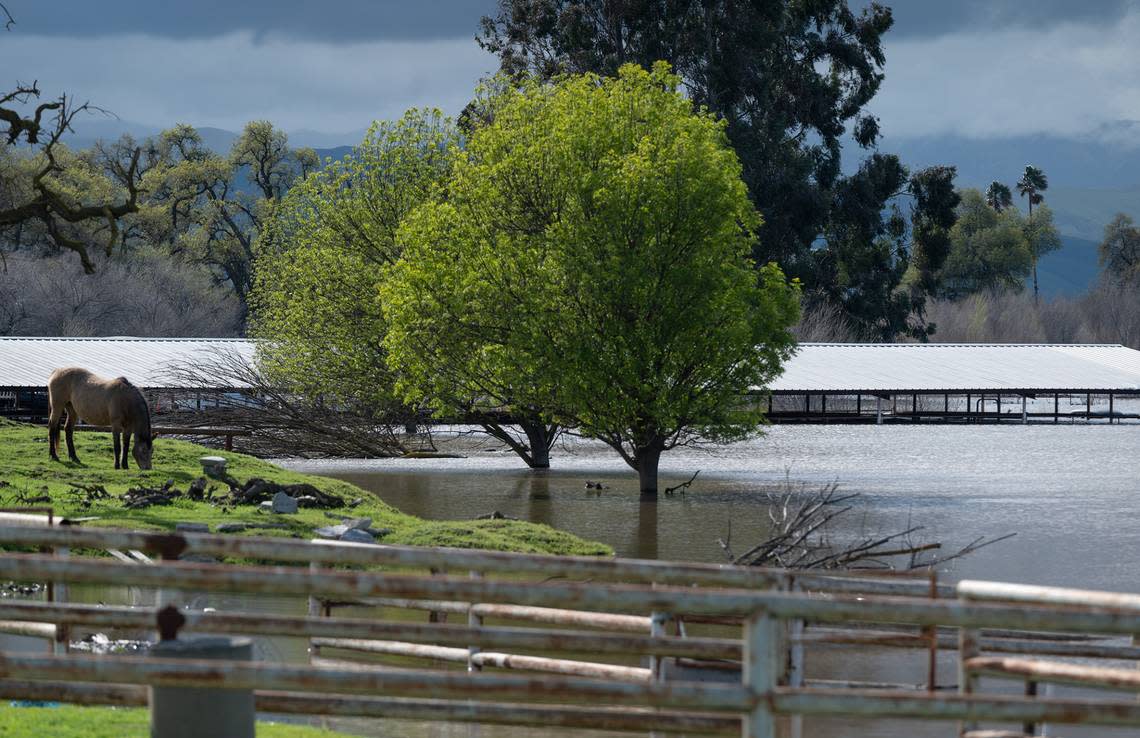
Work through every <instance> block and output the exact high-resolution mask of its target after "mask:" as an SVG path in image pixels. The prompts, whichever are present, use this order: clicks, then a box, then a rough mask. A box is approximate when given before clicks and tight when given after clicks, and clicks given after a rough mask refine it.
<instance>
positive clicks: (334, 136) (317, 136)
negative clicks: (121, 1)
mask: <svg viewBox="0 0 1140 738" xmlns="http://www.w3.org/2000/svg"><path fill="white" fill-rule="evenodd" d="M74 127H75V132H74V133H72V134H69V135H68V136H66V137H65V138H64V141H65V142H66V143H67V145H68V146H71V147H72V148H76V149H85V148H88V147H90V146H92V145H94V144H95V142H96V141H100V140H102V141H114V140H116V139H118V138H119V137H120V136H122V135H123V134H124V133H129V134H130V135H131V136H134V137H135V138H136V139H138V140H140V141H141V140H142V139H144V138H147V137H149V136H156V135H158V134H159V133H161V132H162V130H161V129H159V128H155V127H153V126H147V125H143V124H142V123H132V122H131V121H125V120H120V119H118V118H107V117H90V118H79V119H77V120H76V121H75V126H74ZM197 128H198V133H199V134H201V136H202V143H204V144H205V145H206V148H208V149H210V150H211V151H214V152H217V153H219V154H228V153H229V151H230V148H231V147H232V146H233V143H234V140H235V139H236V138H237V137H238V133H237V132H236V131H229V130H226V129H224V128H212V127H210V126H197ZM288 133H289V144H290V145H291V146H298V147H299V146H309V147H312V148H313V149H316V151H317V153H318V154H320V156H321V158H322V159H324V158H325V157H326V156H332V157H333V158H334V159H339V158H340V157H341V156H344V154H345V153H347V152H349V151H351V150H352V147H353V146H355V145H356V144H358V143H360V142H361V141H362V140H364V133H365V131H364V129H361V130H360V131H352V132H349V133H321V132H319V131H303V130H302V131H296V132H293V131H289V132H288ZM336 152H339V153H336Z"/></svg>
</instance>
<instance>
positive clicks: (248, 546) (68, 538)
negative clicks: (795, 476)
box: [0, 526, 954, 597]
mask: <svg viewBox="0 0 1140 738" xmlns="http://www.w3.org/2000/svg"><path fill="white" fill-rule="evenodd" d="M0 543H3V544H8V545H24V546H55V547H61V548H91V549H119V550H137V551H142V552H145V553H148V554H154V555H159V556H166V557H167V558H177V557H178V556H180V555H183V554H204V555H208V556H219V557H229V558H240V559H252V560H261V561H292V562H303V563H318V564H335V565H359V566H395V567H414V568H419V569H439V570H446V569H454V570H461V571H482V572H497V573H504V574H511V575H521V574H539V575H542V576H543V577H567V578H581V579H591V580H618V581H621V582H625V583H634V582H640V583H655V584H675V585H681V586H690V585H694V584H697V585H705V586H715V587H738V588H744V589H753V588H759V589H765V588H769V587H773V586H779V585H780V584H781V583H783V582H785V581H786V580H787V579H788V578H789V577H793V578H794V579H795V580H796V581H797V582H799V583H800V585H801V586H803V587H805V588H808V589H819V590H824V591H830V592H843V591H847V592H858V593H861V594H898V595H913V596H916V597H926V596H927V595H929V593H930V584H929V582H928V581H927V579H926V578H925V577H923V578H917V577H916V576H915V575H913V574H904V575H898V574H896V575H894V576H891V573H890V572H882V573H880V572H859V573H844V572H826V573H823V572H820V573H813V572H794V573H792V572H788V571H787V570H785V569H766V568H762V567H745V566H730V565H727V564H725V565H718V564H695V563H677V562H668V561H656V560H647V559H605V558H600V557H596V556H552V555H544V554H513V553H500V552H494V551H478V550H467V549H446V548H422V547H416V546H390V545H381V546H378V545H372V544H359V543H345V542H341V541H324V540H319V541H300V540H289V539H280V538H277V539H273V538H256V537H249V536H232V535H208V534H198V533H185V534H183V533H177V534H170V533H147V532H142V531H120V530H110V529H104V530H99V529H84V528H78V527H75V526H63V527H58V528H52V529H49V530H45V529H43V528H39V527H21V526H0ZM940 592H941V594H942V595H945V596H953V592H954V591H953V588H950V587H943V588H942V589H941V590H940Z"/></svg>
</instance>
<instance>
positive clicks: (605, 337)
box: [382, 63, 798, 495]
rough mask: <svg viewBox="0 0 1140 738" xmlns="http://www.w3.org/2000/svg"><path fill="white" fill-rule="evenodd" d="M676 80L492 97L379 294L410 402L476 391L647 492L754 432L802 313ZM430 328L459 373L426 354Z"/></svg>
mask: <svg viewBox="0 0 1140 738" xmlns="http://www.w3.org/2000/svg"><path fill="white" fill-rule="evenodd" d="M679 84H680V80H679V78H678V77H676V76H675V75H673V74H672V73H671V72H670V71H669V68H668V65H666V64H664V63H660V64H657V65H655V66H654V68H653V71H652V72H648V71H645V70H644V69H642V68H640V67H637V66H633V65H627V66H623V67H622V68H621V69H620V70H619V72H618V76H617V77H616V78H599V77H597V76H595V75H583V76H574V77H565V78H560V79H559V80H557V81H556V82H555V83H553V84H542V83H539V82H535V81H524V82H522V83H521V84H520V87H519V88H517V89H514V88H510V87H508V86H499V87H498V88H497V89H498V90H499V93H498V97H497V98H496V99H495V100H493V101H489V102H484V103H482V104H481V109H483V110H490V111H491V112H492V114H491V115H489V116H486V118H487V120H489V122H488V123H486V124H485V125H483V126H482V127H479V128H477V129H476V130H475V131H474V132H473V134H472V136H471V138H470V140H469V141H468V144H467V147H466V149H465V150H464V152H463V156H462V157H461V158H460V159H459V161H458V162H457V164H456V168H455V174H454V177H453V179H452V181H451V183H450V185H449V188H448V193H447V199H446V200H443V199H437V200H436V201H433V202H431V203H429V204H427V205H425V206H423V207H421V208H419V209H417V210H416V211H415V212H414V213H413V214H412V215H411V216H410V217H409V218H408V220H407V221H406V222H405V224H404V226H403V228H401V231H400V241H401V244H402V245H403V247H404V252H403V257H402V258H401V260H400V262H399V263H398V264H397V265H396V266H395V267H394V268H393V269H392V270H391V273H390V275H389V277H388V279H386V280H385V283H384V286H383V287H382V293H383V295H384V304H385V307H386V315H387V317H388V320H389V322H390V326H389V332H388V338H387V346H388V349H389V352H390V353H389V356H390V358H391V360H392V361H393V364H394V366H395V368H396V369H397V370H398V371H399V372H400V377H401V386H402V387H404V389H405V391H407V392H409V393H410V394H411V395H412V396H413V397H414V396H420V395H428V394H430V393H431V391H432V387H433V386H435V385H436V384H437V382H438V380H437V379H436V377H437V375H438V373H440V372H444V371H446V372H452V373H453V374H454V373H461V374H464V375H466V374H471V375H474V376H473V377H472V381H471V386H472V387H475V386H477V384H478V382H479V381H481V378H482V376H484V375H486V376H489V377H491V378H492V380H491V381H493V382H494V383H496V384H497V385H509V386H512V387H513V388H514V389H515V391H516V396H515V398H514V399H515V400H516V402H517V403H520V404H525V405H533V406H534V407H537V408H542V409H543V410H544V411H545V413H546V414H547V416H548V417H549V418H550V419H552V420H554V421H557V422H560V423H562V424H564V425H568V426H575V427H577V428H578V430H579V432H581V433H582V434H584V435H586V436H588V437H593V438H598V439H600V440H602V441H604V442H605V443H607V444H608V445H610V446H611V447H612V448H614V449H615V450H616V451H617V452H618V453H619V454H620V455H621V457H622V458H623V459H624V460H625V461H626V463H628V464H629V466H631V467H632V468H634V469H635V470H637V472H638V475H639V478H640V484H641V490H642V493H643V494H647V495H655V494H656V493H657V486H658V485H657V470H658V463H659V460H660V457H661V454H662V453H663V452H665V451H667V450H669V449H671V448H674V447H676V446H678V445H683V444H687V443H692V442H694V441H695V440H697V439H700V438H707V439H713V440H733V439H739V438H742V437H745V436H747V435H748V434H750V433H752V432H754V431H755V430H756V428H757V425H758V423H759V422H760V421H761V419H762V416H761V413H760V411H759V410H758V409H757V408H756V407H754V406H751V405H749V404H747V403H745V402H744V401H743V399H742V398H743V395H744V394H745V393H746V392H747V391H748V390H749V389H750V388H754V387H762V386H764V385H766V384H768V383H769V382H770V381H771V380H772V379H773V378H774V377H775V376H776V375H778V374H779V372H780V370H781V364H782V362H783V361H784V360H785V359H786V358H787V357H788V356H789V355H790V353H791V351H792V347H793V339H792V336H791V334H790V332H789V327H790V326H791V325H792V324H793V323H794V322H795V320H796V318H797V314H798V290H797V289H796V287H795V286H794V285H789V284H788V282H787V280H786V279H785V277H784V275H783V274H782V273H781V271H780V270H779V269H778V268H777V267H776V266H774V265H769V266H765V267H762V268H761V269H759V270H756V269H754V268H753V264H752V262H751V260H750V258H749V252H750V249H751V245H752V243H753V234H752V232H753V231H754V229H755V228H756V227H757V226H759V225H760V218H759V216H758V214H757V213H756V210H755V208H754V207H753V205H752V203H751V202H750V200H749V198H748V193H747V189H746V187H745V185H744V183H743V181H742V180H741V166H740V163H739V160H738V159H737V157H736V155H735V154H734V153H733V151H732V149H731V148H730V147H729V144H728V139H727V137H726V135H725V125H724V123H723V122H720V121H718V120H717V119H715V118H714V117H713V116H712V115H710V114H708V113H707V112H704V111H694V109H693V105H692V103H691V102H690V101H689V100H687V99H686V98H685V97H684V96H683V95H681V94H680V93H679V92H678V89H677V88H678V85H679ZM431 285H438V287H436V288H435V289H430V286H431ZM425 287H428V289H425ZM440 332H444V333H446V334H447V335H448V336H449V338H448V340H452V339H451V338H450V336H452V335H456V334H458V335H462V336H465V337H466V338H465V341H464V343H462V344H461V345H462V350H463V352H464V355H465V356H467V357H469V360H463V361H453V362H451V363H449V364H448V365H447V366H446V367H445V368H441V366H440V364H439V363H438V362H437V361H436V356H437V354H436V353H431V352H429V353H428V354H427V355H426V356H425V354H424V353H422V347H423V346H424V345H425V344H430V343H431V342H432V340H433V336H435V335H437V334H439V333H440Z"/></svg>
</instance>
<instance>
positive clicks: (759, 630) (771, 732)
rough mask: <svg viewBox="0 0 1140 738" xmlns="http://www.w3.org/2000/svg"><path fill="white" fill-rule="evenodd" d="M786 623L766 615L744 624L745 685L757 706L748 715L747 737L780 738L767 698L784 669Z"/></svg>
mask: <svg viewBox="0 0 1140 738" xmlns="http://www.w3.org/2000/svg"><path fill="white" fill-rule="evenodd" d="M781 629H782V624H781V623H780V621H779V620H777V619H776V618H774V617H772V616H771V615H769V614H768V613H766V612H760V613H756V614H755V615H753V616H752V617H750V618H748V619H747V620H745V621H744V686H745V687H748V688H749V689H750V690H751V691H752V694H753V695H754V696H755V697H756V703H755V704H756V706H755V707H753V708H752V712H750V713H749V714H747V715H745V716H744V725H743V731H742V733H743V736H744V738H776V715H775V713H773V712H772V705H771V703H770V702H769V701H768V700H767V699H766V696H767V695H768V693H769V692H771V691H772V690H773V689H774V688H775V687H776V684H777V683H778V681H779V674H780V672H781V671H782V670H783V661H784V649H783V644H782V643H781V640H782V639H781V637H780V636H781V633H780V631H781Z"/></svg>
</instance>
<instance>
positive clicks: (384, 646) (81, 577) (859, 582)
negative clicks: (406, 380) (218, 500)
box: [0, 526, 1140, 738]
mask: <svg viewBox="0 0 1140 738" xmlns="http://www.w3.org/2000/svg"><path fill="white" fill-rule="evenodd" d="M0 544H2V545H4V546H7V547H10V548H11V547H20V548H27V549H38V550H40V551H42V552H41V553H4V554H2V555H0V579H2V580H12V581H32V582H54V583H56V586H55V593H56V596H57V599H58V598H60V597H62V596H63V595H64V594H65V593H66V589H65V585H66V583H71V584H95V585H112V586H134V587H142V588H149V589H153V590H156V591H160V592H161V593H162V594H161V599H162V600H163V601H164V602H166V603H171V604H178V603H180V602H184V601H186V598H187V597H189V595H190V594H191V593H195V594H196V593H209V592H230V593H242V594H247V595H288V596H297V597H305V598H308V599H309V603H310V606H309V614H308V615H274V614H265V613H255V612H249V611H226V612H213V611H203V610H194V609H190V608H187V607H182V608H181V609H180V610H179V612H180V613H181V615H182V617H183V618H184V619H185V624H184V625H183V626H182V629H181V630H182V633H226V634H256V635H262V636H266V635H281V636H293V637H300V638H305V639H309V643H310V644H311V645H312V647H313V648H312V659H311V661H310V663H268V662H241V661H231V662H218V661H187V660H168V659H163V658H156V657H146V658H140V657H136V656H128V655H113V656H91V655H83V654H77V653H73V652H70V651H69V649H68V648H67V644H68V643H69V641H70V640H71V638H72V637H73V636H75V635H76V634H77V633H80V632H87V631H90V630H92V629H101V630H112V631H113V630H127V631H139V630H148V629H152V628H153V627H154V625H155V618H156V613H155V611H154V610H153V609H150V608H132V607H124V606H102V605H96V604H84V603H76V602H59V601H57V602H38V601H14V600H5V601H0V621H3V623H0V629H3V630H7V631H8V632H21V633H25V634H34V635H40V636H45V637H49V638H51V639H52V641H53V642H54V644H55V646H54V648H53V653H49V654H35V653H13V652H9V653H4V654H3V655H2V659H0V696H3V697H6V698H31V699H44V698H53V699H60V700H63V701H72V702H79V703H94V704H136V705H139V704H145V703H146V691H145V687H146V686H148V685H150V686H180V687H201V688H213V687H225V688H233V689H252V690H255V693H256V700H257V707H258V709H259V710H263V711H271V712H287V713H304V714H326V715H363V716H373V717H387V718H407V719H417V720H451V721H466V722H486V723H500V724H512V725H531V726H535V725H541V726H548V727H574V728H599V729H608V730H619V731H635V732H637V731H639V732H647V731H656V732H680V733H686V734H742V735H745V736H764V737H765V738H768V737H771V738H774V737H775V736H777V735H785V734H793V735H794V734H796V733H797V732H798V731H799V730H800V727H799V721H800V719H801V718H802V717H804V716H845V717H854V718H913V719H920V720H943V721H956V722H958V723H959V729H960V731H961V733H962V734H963V735H967V736H972V737H974V738H981V737H982V736H990V737H993V736H1022V735H1035V734H1037V731H1038V730H1039V729H1040V728H1041V726H1042V724H1044V723H1087V724H1102V725H1122V726H1140V703H1138V702H1137V701H1136V699H1135V697H1134V696H1132V695H1130V696H1129V698H1115V699H1095V700H1094V699H1056V698H1052V697H1043V696H1040V695H1038V694H1037V691H1038V690H1037V685H1039V684H1078V685H1082V686H1089V687H1099V688H1104V689H1107V690H1113V691H1125V692H1140V671H1137V670H1136V669H1135V660H1136V659H1137V657H1138V656H1140V649H1138V648H1137V647H1136V646H1135V645H1133V644H1132V643H1130V642H1128V641H1127V639H1128V638H1131V636H1132V634H1134V633H1140V597H1138V596H1135V595H1120V594H1112V593H1089V592H1080V591H1074V590H1062V589H1054V588H1040V587H1025V586H1021V585H1008V584H1000V583H989V582H962V583H960V584H959V585H958V586H957V587H953V588H951V587H946V586H935V585H934V583H933V582H932V581H930V580H927V579H915V578H907V577H898V576H872V575H869V574H862V575H841V574H821V573H811V572H790V571H783V570H771V569H756V568H739V567H728V566H715V565H704V564H682V563H671V562H659V561H637V560H622V559H608V560H607V559H592V558H571V557H552V556H534V555H518V554H502V553H493V552H483V551H461V550H445V549H423V548H411V547H400V546H377V545H358V544H346V543H336V542H333V543H328V542H308V541H295V540H284V539H267V538H260V539H259V538H244V537H234V536H216V535H201V534H179V535H169V534H150V533H139V532H123V531H113V530H98V529H91V530H83V529H79V528H75V527H60V526H53V527H33V526H28V527H20V526H4V527H0ZM79 550H82V551H99V550H103V551H106V550H114V551H118V552H134V553H130V554H122V555H121V558H120V557H106V556H103V557H79V556H73V555H70V552H72V551H79ZM189 554H197V555H206V556H215V557H225V558H239V559H242V560H253V561H259V562H279V564H278V565H274V566H270V565H267V564H265V563H262V564H258V565H242V566H236V565H228V564H220V563H188V562H185V561H178V560H177V559H178V557H180V556H186V555H189ZM147 562H149V563H147ZM282 564H283V565H282ZM425 570H426V572H425ZM345 607H352V608H378V609H377V611H376V612H371V611H369V610H363V612H365V613H367V614H368V615H369V616H368V617H359V616H354V617H343V616H341V615H339V614H338V611H341V610H342V608H345ZM409 610H414V611H421V612H422V611H427V612H429V613H434V616H433V618H432V619H431V620H429V622H424V621H423V618H422V616H421V618H420V619H418V620H409V619H407V612H408V611H409ZM392 612H399V613H403V615H404V617H403V618H402V619H400V618H395V619H393V618H389V617H384V614H386V613H392ZM443 613H447V614H449V615H451V616H454V617H460V618H462V619H463V622H459V623H456V622H441V621H442V620H444V617H443V615H442V614H443ZM487 620H493V621H494V622H491V623H488V622H485V621H487ZM499 621H506V622H515V621H517V622H527V623H529V624H530V625H527V626H525V627H524V626H519V625H511V624H501V623H500V622H499ZM734 623H735V625H733V624H734ZM702 629H704V632H701V631H702ZM670 630H672V631H673V632H672V633H670V632H669V631H670ZM1122 639H1123V641H1122ZM816 648H850V649H854V651H853V653H854V654H856V656H858V654H861V653H864V654H865V653H867V651H866V649H869V648H875V649H881V648H921V649H923V651H924V653H929V657H930V659H931V664H933V663H934V661H935V659H937V658H938V656H939V653H940V650H941V651H943V652H944V651H947V650H953V651H956V655H955V658H956V660H957V665H958V680H957V682H958V683H957V685H937V684H935V682H934V675H935V670H934V669H933V668H931V669H929V671H928V672H927V673H926V674H925V675H924V676H925V679H919V680H917V681H918V682H919V688H917V689H910V690H905V689H902V688H901V685H870V684H866V683H862V684H861V683H845V684H843V685H838V686H837V685H836V684H835V683H825V684H820V683H813V682H811V681H809V680H806V679H805V678H804V670H805V669H804V666H805V659H806V658H808V657H809V655H810V654H806V650H807V649H811V650H813V651H814V649H816ZM328 651H334V652H336V653H341V654H342V655H341V656H340V657H339V658H337V659H328V658H326V657H325V654H326V652H328ZM353 654H355V655H358V656H359V655H363V656H364V657H365V658H373V657H376V656H377V655H378V654H379V655H383V656H384V657H391V656H393V655H395V656H398V657H399V658H401V659H404V660H408V659H416V660H427V661H428V662H429V663H430V664H442V666H443V668H423V667H417V668H405V667H404V666H401V668H393V666H392V665H391V664H380V663H361V662H359V661H347V660H346V659H347V658H349V657H350V656H352V655H353ZM582 654H587V656H585V657H583V656H582ZM998 654H1002V655H998ZM1044 656H1050V657H1052V658H1050V659H1044V658H1042V657H1044ZM1074 656H1079V657H1081V658H1082V659H1088V658H1102V659H1110V660H1111V663H1110V665H1107V666H1088V665H1083V664H1074V663H1072V662H1071V661H1063V660H1060V659H1063V658H1068V657H1074ZM686 660H688V661H693V660H696V661H699V662H701V663H704V664H716V665H718V666H719V667H720V671H721V673H722V678H721V679H719V680H716V681H701V680H697V679H694V678H693V672H687V671H684V670H680V671H678V670H675V669H670V668H668V667H670V666H675V665H676V664H678V663H681V662H683V661H686ZM452 662H457V663H462V664H465V665H466V669H463V670H458V669H456V668H455V666H451V667H448V666H447V665H448V664H449V663H452ZM724 674H727V675H728V677H727V679H726V678H724V676H723V675H724ZM981 677H996V678H1000V679H1013V680H1017V681H1018V682H1021V683H1024V684H1025V685H1026V686H1027V688H1026V689H1025V692H1026V694H993V693H990V694H987V693H984V692H982V691H980V686H982V682H980V678H981ZM923 681H925V684H923V683H922V682H923ZM987 683H988V682H987ZM948 686H951V687H953V688H952V689H947V688H946V687H948ZM425 695H430V699H428V698H425ZM982 723H989V724H998V725H997V726H996V727H995V726H993V725H991V726H989V727H987V729H986V730H982V728H981V727H980V726H981V724H982Z"/></svg>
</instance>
